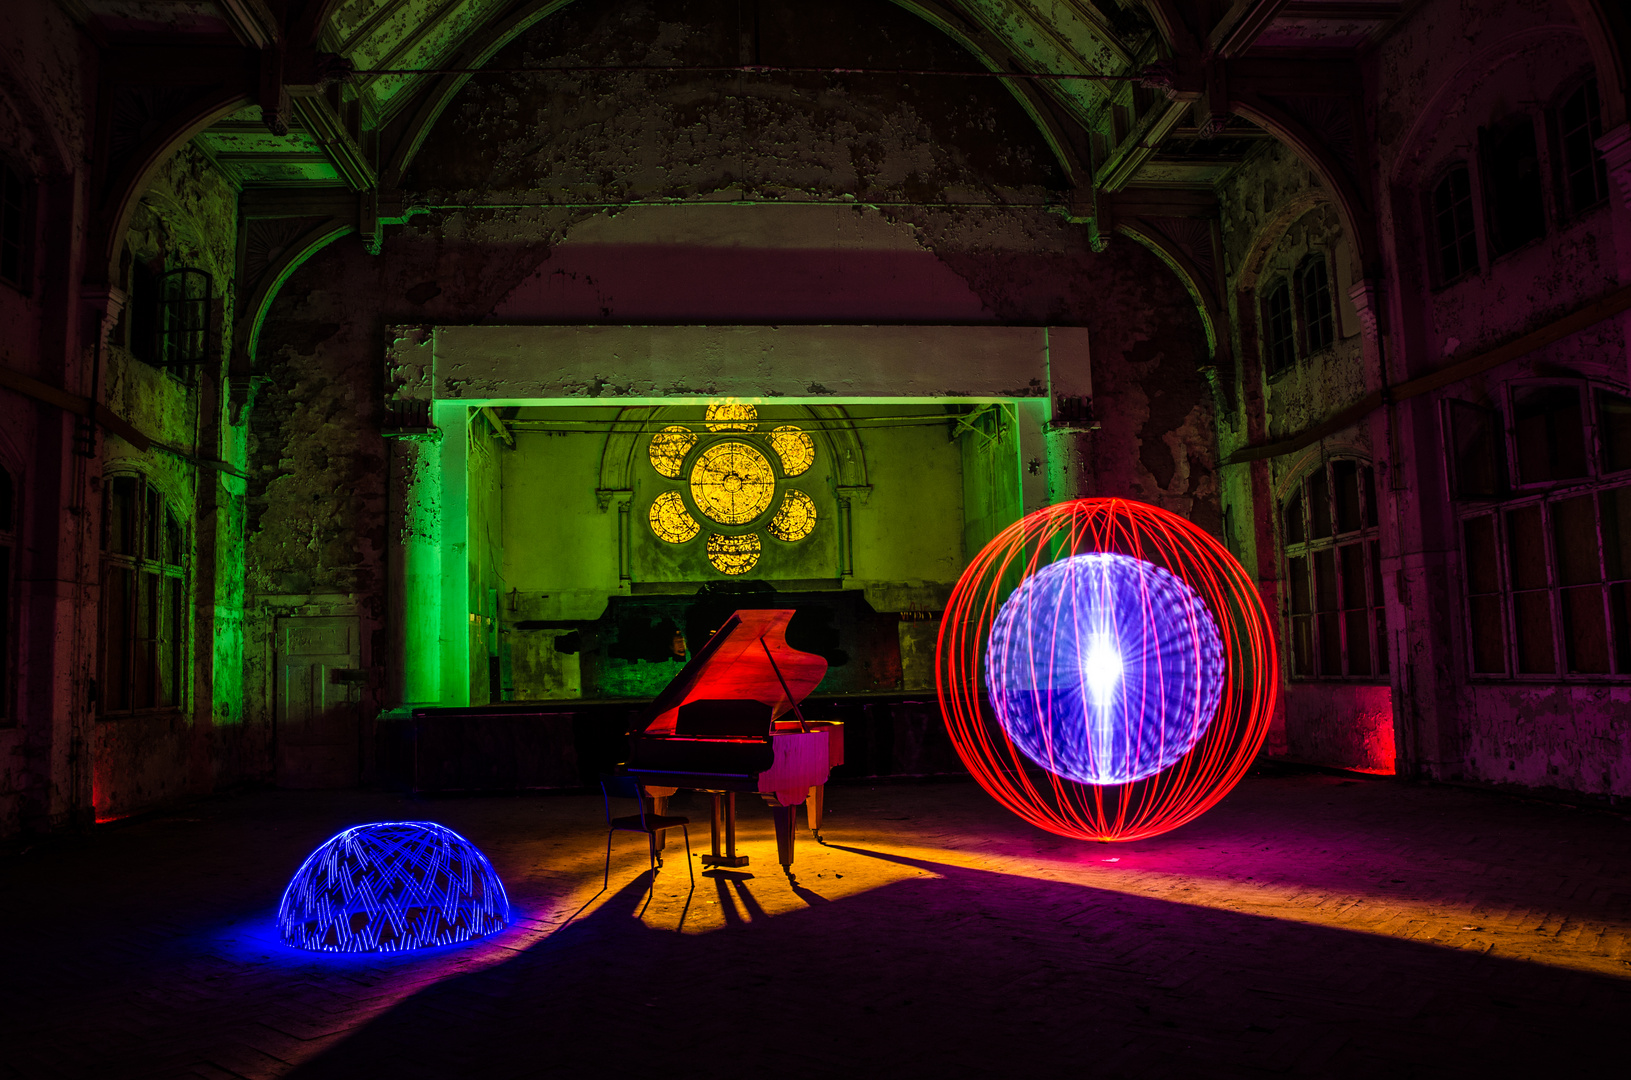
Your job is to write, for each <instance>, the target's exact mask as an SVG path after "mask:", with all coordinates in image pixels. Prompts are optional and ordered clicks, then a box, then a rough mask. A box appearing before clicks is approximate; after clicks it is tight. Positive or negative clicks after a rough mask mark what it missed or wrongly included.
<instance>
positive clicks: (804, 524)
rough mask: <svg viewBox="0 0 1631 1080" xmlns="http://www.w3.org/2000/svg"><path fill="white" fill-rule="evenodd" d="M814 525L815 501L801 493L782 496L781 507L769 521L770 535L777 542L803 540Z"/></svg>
mask: <svg viewBox="0 0 1631 1080" xmlns="http://www.w3.org/2000/svg"><path fill="white" fill-rule="evenodd" d="M815 524H816V505H815V500H814V499H812V498H810V496H808V495H806V494H804V492H802V491H796V490H795V491H789V492H788V493H787V494H786V495H784V496H782V506H781V509H780V510H777V511H776V516H775V517H773V518H771V519H770V535H771V536H774V537H775V538H776V539H777V540H787V541H793V540H803V539H804V538H805V537H806V536H809V535H810V531H811V530H812V529H814V528H815Z"/></svg>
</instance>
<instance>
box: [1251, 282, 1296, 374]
mask: <svg viewBox="0 0 1631 1080" xmlns="http://www.w3.org/2000/svg"><path fill="white" fill-rule="evenodd" d="M1292 277H1293V275H1291V274H1276V275H1275V276H1274V277H1272V278H1270V279H1269V280H1268V282H1267V283H1266V284H1265V285H1264V286H1263V287H1262V288H1261V289H1260V290H1259V292H1258V302H1257V311H1258V320H1259V336H1258V341H1259V342H1261V348H1260V349H1259V352H1260V353H1261V355H1262V357H1263V370H1264V372H1265V373H1266V374H1267V376H1268V378H1269V379H1271V380H1273V379H1278V378H1279V377H1280V376H1282V375H1284V374H1285V373H1286V372H1288V371H1290V370H1292V369H1293V368H1295V367H1296V366H1297V362H1298V361H1299V360H1301V359H1302V357H1301V356H1300V355H1299V352H1298V349H1297V294H1296V289H1295V287H1294V284H1293V281H1292ZM1282 290H1284V293H1285V301H1286V313H1285V317H1286V322H1287V323H1288V326H1287V328H1286V333H1285V337H1284V338H1283V339H1281V338H1276V337H1273V336H1272V335H1271V333H1270V329H1269V328H1270V326H1271V325H1272V318H1271V316H1270V314H1269V303H1270V301H1271V300H1272V298H1273V297H1274V296H1275V295H1276V294H1278V293H1280V292H1281V291H1282ZM1281 340H1283V341H1284V343H1285V351H1286V354H1287V355H1286V360H1285V362H1284V363H1283V364H1277V363H1276V362H1275V358H1276V349H1275V345H1276V343H1277V342H1278V341H1281Z"/></svg>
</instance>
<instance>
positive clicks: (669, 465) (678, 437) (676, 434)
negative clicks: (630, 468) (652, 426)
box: [646, 424, 697, 480]
mask: <svg viewBox="0 0 1631 1080" xmlns="http://www.w3.org/2000/svg"><path fill="white" fill-rule="evenodd" d="M696 444H697V437H696V433H695V432H693V431H691V430H690V429H689V428H683V427H680V426H678V425H675V424H671V425H669V426H668V427H665V428H663V429H662V430H661V431H659V432H657V434H655V435H653V436H652V437H651V446H650V447H648V448H647V450H646V453H647V455H648V456H650V458H651V467H652V468H653V469H656V470H657V471H658V472H660V473H662V474H663V475H664V476H666V477H668V478H669V479H670V480H678V479H679V476H680V473H681V472H682V471H684V468H685V455H686V454H689V453H690V452H691V447H693V446H695V445H696Z"/></svg>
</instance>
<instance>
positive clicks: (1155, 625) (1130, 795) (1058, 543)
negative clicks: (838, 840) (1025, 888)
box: [935, 499, 1279, 840]
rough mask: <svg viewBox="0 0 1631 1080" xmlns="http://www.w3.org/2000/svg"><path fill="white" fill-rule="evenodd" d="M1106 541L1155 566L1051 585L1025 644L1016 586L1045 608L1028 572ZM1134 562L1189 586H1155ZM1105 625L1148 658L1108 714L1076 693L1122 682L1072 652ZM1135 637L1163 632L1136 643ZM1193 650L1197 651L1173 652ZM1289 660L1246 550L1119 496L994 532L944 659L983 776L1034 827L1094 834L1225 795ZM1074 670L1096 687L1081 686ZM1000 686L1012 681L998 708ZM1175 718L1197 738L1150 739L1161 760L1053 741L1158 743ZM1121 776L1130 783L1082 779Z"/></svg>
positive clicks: (958, 717) (1066, 506) (1125, 833)
mask: <svg viewBox="0 0 1631 1080" xmlns="http://www.w3.org/2000/svg"><path fill="white" fill-rule="evenodd" d="M1099 554H1104V555H1114V556H1119V557H1122V558H1123V560H1124V561H1125V562H1128V563H1140V564H1144V565H1146V566H1147V567H1149V568H1150V569H1148V570H1145V571H1141V572H1139V573H1137V574H1134V575H1132V577H1131V578H1130V579H1129V581H1131V582H1132V584H1131V585H1130V586H1129V587H1127V588H1120V589H1107V588H1099V589H1095V588H1094V587H1093V583H1092V582H1091V581H1090V582H1089V583H1088V587H1087V588H1086V589H1085V590H1081V589H1078V590H1075V591H1074V592H1062V591H1060V590H1052V591H1051V592H1050V593H1049V597H1050V599H1049V600H1048V602H1047V603H1046V604H1044V605H1042V606H1040V607H1038V609H1037V610H1035V611H1029V612H1027V613H1026V615H1025V618H1026V620H1027V621H1028V624H1029V626H1028V630H1027V632H1028V633H1029V634H1030V635H1032V637H1033V639H1034V640H1033V641H1031V642H1029V643H1025V644H1022V645H1020V646H1015V645H1014V644H1013V638H1014V631H1013V628H1012V627H1013V623H1014V622H1015V615H1014V612H1013V608H1012V606H1011V605H1009V603H1008V602H1009V601H1010V599H1014V598H1016V597H1018V598H1019V599H1018V600H1016V603H1017V602H1022V601H1024V602H1028V603H1031V604H1032V605H1033V606H1035V602H1034V601H1032V600H1030V597H1031V596H1034V595H1036V594H1037V593H1038V590H1037V589H1036V588H1034V587H1033V588H1026V583H1027V582H1029V581H1032V580H1033V579H1035V580H1037V581H1039V582H1040V581H1045V580H1048V579H1050V578H1053V577H1058V576H1059V574H1058V572H1055V571H1049V570H1048V568H1049V567H1054V566H1060V567H1061V568H1063V567H1064V566H1066V565H1080V566H1086V565H1088V563H1086V562H1084V561H1083V560H1082V558H1081V557H1082V556H1094V555H1099ZM1067 560H1069V562H1068V563H1067ZM1139 577H1142V578H1143V579H1144V580H1146V581H1149V582H1157V581H1159V580H1165V579H1167V578H1169V577H1170V578H1172V579H1176V582H1177V583H1180V584H1179V585H1177V586H1176V587H1171V586H1169V587H1166V588H1153V587H1147V586H1145V585H1142V584H1139V583H1138V582H1137V580H1136V579H1137V578H1139ZM1169 594H1170V595H1169ZM1186 595H1192V596H1193V597H1194V598H1195V599H1194V602H1193V605H1192V606H1193V607H1194V610H1187V607H1188V606H1191V605H1188V604H1187V602H1186V603H1182V604H1181V603H1178V602H1177V601H1175V600H1173V599H1172V598H1173V597H1180V596H1186ZM1101 624H1102V627H1109V626H1111V625H1112V624H1113V625H1114V626H1116V627H1118V629H1117V631H1116V633H1117V634H1119V635H1120V636H1121V639H1122V643H1121V644H1120V645H1118V646H1117V648H1116V649H1115V650H1114V651H1115V653H1116V655H1117V656H1118V657H1121V658H1123V659H1122V661H1121V662H1123V663H1126V664H1136V665H1138V666H1137V667H1136V668H1128V669H1124V670H1125V675H1126V677H1125V678H1123V679H1118V680H1117V682H1116V684H1115V685H1116V687H1117V689H1116V690H1115V691H1114V692H1115V693H1119V694H1120V696H1119V697H1118V698H1117V699H1116V704H1115V708H1114V710H1113V713H1114V715H1111V710H1109V709H1096V708H1090V707H1088V706H1086V705H1084V704H1082V702H1084V701H1090V700H1091V699H1094V698H1095V697H1104V696H1105V695H1106V693H1109V692H1110V691H1108V690H1106V689H1105V688H1097V689H1095V688H1094V687H1093V686H1091V685H1089V684H1091V683H1093V682H1094V680H1095V679H1098V680H1099V681H1101V682H1105V683H1106V687H1108V685H1109V684H1108V681H1107V680H1105V679H1103V678H1102V673H1099V672H1098V671H1097V669H1098V667H1100V666H1102V664H1099V663H1097V662H1096V660H1095V656H1096V654H1092V649H1091V648H1089V649H1088V650H1087V652H1086V653H1084V654H1083V656H1082V657H1081V658H1080V659H1081V662H1080V663H1079V664H1074V663H1072V662H1071V657H1070V655H1067V654H1070V653H1071V650H1072V648H1073V647H1074V646H1073V644H1072V643H1078V642H1087V643H1089V644H1091V643H1092V642H1094V641H1097V640H1098V639H1099V637H1101V636H1102V634H1101V633H1100V629H1101ZM1214 630H1215V635H1216V637H1215V639H1213V640H1214V641H1215V642H1216V643H1217V644H1221V665H1220V664H1217V663H1210V662H1204V661H1205V656H1206V655H1207V654H1208V653H1209V650H1210V649H1211V648H1212V646H1207V645H1206V644H1205V641H1204V640H1203V639H1204V638H1205V637H1206V636H1207V635H1209V634H1212V633H1213V632H1214ZM994 631H995V633H994ZM1138 638H1145V639H1148V640H1149V641H1156V640H1158V639H1159V640H1160V641H1163V642H1166V644H1165V645H1163V646H1161V647H1159V648H1128V647H1127V645H1128V644H1129V643H1131V642H1133V640H1134V639H1138ZM1077 651H1081V650H1079V649H1078V650H1077ZM1190 652H1193V653H1194V654H1195V656H1194V657H1193V658H1191V659H1198V660H1200V661H1202V662H1188V661H1186V662H1183V663H1178V662H1176V661H1175V660H1174V658H1175V657H1177V658H1180V659H1181V658H1182V657H1184V656H1185V655H1186V654H1187V653H1190ZM1061 657H1063V659H1061ZM1016 658H1018V659H1016ZM992 664H997V665H999V666H998V667H997V668H992V667H991V665H992ZM1016 669H1018V670H1020V671H1021V672H1022V673H1026V672H1028V675H1027V677H1028V678H1029V679H1030V680H1031V686H1030V688H1029V689H1026V688H1025V687H1020V686H1018V685H1017V684H1016V683H1015V682H1014V672H1015V670H1016ZM1277 672H1278V662H1277V658H1276V656H1275V650H1274V641H1273V635H1272V633H1271V628H1270V624H1269V620H1268V615H1267V613H1266V612H1265V611H1264V610H1263V605H1262V602H1261V601H1260V600H1259V598H1258V595H1257V591H1256V589H1255V588H1254V587H1253V586H1252V583H1251V580H1250V579H1249V577H1248V576H1247V574H1246V571H1245V569H1244V568H1243V567H1242V566H1241V565H1240V563H1239V562H1238V561H1236V560H1235V558H1234V557H1233V556H1232V555H1230V554H1229V553H1228V551H1226V550H1225V549H1224V548H1223V546H1222V545H1221V544H1219V543H1218V542H1217V541H1216V540H1214V539H1213V538H1212V537H1211V536H1209V535H1208V534H1207V533H1205V532H1203V531H1202V530H1200V529H1199V528H1197V527H1196V526H1194V525H1192V524H1191V523H1190V522H1188V521H1186V520H1184V519H1183V518H1181V517H1178V516H1177V515H1176V514H1172V513H1169V512H1168V511H1165V510H1162V509H1160V508H1158V507H1155V506H1150V505H1148V504H1146V503H1138V502H1131V501H1129V500H1125V499H1078V500H1075V501H1073V502H1067V503H1061V504H1059V505H1057V506H1050V507H1046V508H1044V509H1042V510H1038V511H1037V512H1036V513H1034V514H1030V515H1029V516H1027V517H1025V518H1024V519H1023V520H1021V521H1019V522H1016V523H1015V524H1014V525H1011V526H1009V527H1008V528H1007V529H1005V530H1004V531H1003V532H1002V533H1000V534H999V535H998V536H997V537H996V538H995V539H994V540H992V541H991V543H990V544H988V545H986V547H985V550H983V551H981V552H980V554H979V555H978V556H977V557H976V558H975V559H974V561H973V562H972V563H970V564H969V567H968V569H967V570H965V571H964V572H963V576H962V578H961V579H960V580H959V581H958V583H957V587H956V589H954V590H953V592H952V597H951V601H950V603H949V604H948V606H947V610H946V616H945V619H944V621H943V622H942V623H941V629H940V639H939V644H938V649H937V652H936V657H935V681H936V685H937V688H938V689H939V693H940V703H941V710H942V713H943V714H944V716H945V720H946V726H947V729H948V731H949V733H950V735H951V738H952V741H953V743H954V744H955V745H956V747H957V753H958V755H959V756H960V757H961V758H962V759H963V763H964V764H965V765H967V767H968V769H969V771H970V772H971V773H972V774H973V775H974V777H975V779H976V780H978V781H979V782H980V784H981V786H983V787H984V788H985V789H986V790H987V791H988V792H990V793H991V794H992V795H993V796H994V797H995V798H996V799H997V800H998V801H999V802H1001V803H1003V804H1004V805H1005V806H1007V807H1008V808H1009V809H1010V810H1013V811H1014V812H1015V813H1016V814H1018V815H1019V816H1020V817H1022V818H1024V819H1025V820H1027V821H1029V822H1031V823H1032V824H1033V825H1036V826H1037V827H1038V828H1042V829H1046V830H1048V831H1049V832H1054V833H1058V834H1060V835H1062V836H1073V837H1079V838H1081V839H1085V840H1136V839H1139V838H1141V837H1146V836H1154V835H1156V834H1158V833H1163V832H1166V831H1168V830H1170V829H1174V828H1177V827H1178V826H1179V825H1182V824H1184V823H1185V822H1188V821H1192V820H1194V819H1195V818H1196V817H1198V816H1199V815H1201V814H1202V813H1204V812H1206V810H1207V809H1209V808H1210V807H1211V806H1213V805H1214V804H1215V803H1217V801H1218V800H1219V799H1221V798H1223V796H1224V795H1226V794H1227V793H1228V792H1229V790H1230V789H1231V788H1233V787H1234V785H1235V784H1236V783H1238V782H1239V780H1240V778H1241V777H1242V776H1244V775H1245V773H1246V770H1247V768H1249V767H1250V765H1251V762H1252V759H1253V758H1254V757H1256V755H1257V752H1258V749H1259V748H1260V747H1261V746H1262V744H1263V739H1264V737H1265V736H1266V735H1267V734H1268V728H1269V719H1270V717H1271V715H1272V714H1273V712H1274V703H1275V695H1276V690H1277V687H1278V685H1279V678H1278V673H1277ZM1073 680H1076V681H1080V682H1081V683H1082V686H1081V687H1080V688H1075V689H1080V690H1084V691H1085V692H1073V687H1072V682H1073ZM993 687H998V689H999V690H1000V691H1001V694H1000V695H999V696H1001V697H1002V700H1001V701H1000V702H999V704H1001V705H1002V706H1003V707H1002V708H1001V709H999V708H998V707H996V706H995V705H994V704H993V697H992V694H993V693H995V692H997V691H993V690H992V688H993ZM1134 687H1137V688H1139V689H1138V690H1137V693H1136V695H1135V694H1134V693H1133V689H1132V688H1134ZM1016 692H1017V696H1016ZM1016 701H1018V702H1019V703H1020V705H1021V706H1022V707H1023V708H1025V709H1026V710H1028V715H1027V716H1026V717H1025V718H1024V720H1023V721H1022V722H1018V723H1016V721H1015V720H1014V719H1013V717H1012V716H1010V715H1009V714H1010V713H1012V712H1013V711H1014V709H1015V708H1016V705H1015V702H1016ZM1197 710H1199V711H1200V712H1201V713H1204V714H1205V715H1199V713H1197ZM1038 727H1039V728H1041V729H1043V730H1042V731H1041V732H1040V733H1038V732H1037V731H1036V730H1034V729H1035V728H1038ZM1015 733H1017V735H1018V737H1017V738H1016V737H1015ZM1178 734H1182V735H1183V736H1184V738H1185V741H1184V743H1183V747H1184V749H1183V752H1182V753H1181V755H1179V756H1177V757H1176V759H1175V760H1174V758H1173V755H1172V754H1170V753H1153V754H1152V753H1146V754H1144V755H1143V757H1144V758H1145V759H1147V760H1155V761H1157V762H1159V767H1155V766H1152V768H1153V769H1154V771H1151V769H1146V768H1136V769H1135V768H1128V769H1125V770H1116V769H1110V770H1106V769H1104V768H1101V767H1098V766H1092V765H1090V766H1086V767H1084V766H1083V765H1082V764H1081V763H1080V762H1076V763H1074V764H1073V763H1072V762H1069V761H1067V760H1065V756H1064V755H1060V754H1056V752H1055V748H1056V747H1065V746H1082V745H1087V746H1089V747H1092V746H1095V745H1097V746H1102V747H1111V748H1113V747H1117V746H1119V747H1122V748H1133V747H1143V748H1146V749H1147V748H1149V747H1150V746H1152V745H1157V744H1160V745H1166V744H1170V743H1171V741H1172V740H1173V739H1175V738H1176V737H1177V735H1178ZM1121 754H1122V755H1123V756H1125V754H1126V750H1125V749H1124V750H1122V751H1121ZM1075 756H1076V757H1080V756H1081V754H1080V753H1077V754H1075ZM1099 756H1104V754H1103V753H1100V754H1099ZM1106 760H1110V759H1109V758H1106ZM1111 775H1113V776H1115V777H1116V779H1117V780H1121V781H1122V782H1097V783H1093V782H1082V780H1081V779H1072V778H1071V777H1072V776H1075V777H1078V778H1084V777H1085V778H1088V779H1097V778H1100V777H1104V776H1111ZM1123 776H1126V777H1129V778H1130V779H1125V780H1122V777H1123Z"/></svg>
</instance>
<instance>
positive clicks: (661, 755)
mask: <svg viewBox="0 0 1631 1080" xmlns="http://www.w3.org/2000/svg"><path fill="white" fill-rule="evenodd" d="M792 617H793V612H792V611H790V610H749V611H738V612H736V613H735V614H734V615H732V616H731V617H730V618H729V619H726V620H725V624H724V625H723V626H721V627H720V628H719V629H718V630H717V631H715V632H714V635H713V636H712V637H710V638H709V639H708V642H707V644H706V645H704V646H703V647H702V648H701V649H699V650H697V652H696V654H695V656H694V657H693V658H692V659H691V662H690V663H688V664H686V665H685V668H684V669H683V670H682V671H681V672H680V673H679V674H678V675H676V676H675V677H674V680H673V681H672V682H670V683H669V684H668V685H667V686H666V687H664V688H663V690H662V692H661V693H660V694H658V695H657V697H656V698H655V699H653V700H652V702H651V705H650V706H648V707H647V708H646V709H645V710H644V711H642V712H641V713H640V714H639V715H638V716H637V717H636V718H635V723H634V726H633V728H632V729H631V730H630V732H629V760H628V763H627V764H626V765H625V766H624V771H625V772H626V773H627V774H628V775H629V776H631V777H633V778H634V779H635V780H636V781H637V782H638V783H639V784H640V785H641V786H642V787H643V788H644V789H645V791H646V794H647V795H648V796H649V797H651V798H652V799H654V800H661V799H665V798H666V797H667V796H669V795H672V794H674V792H676V791H678V790H679V789H680V788H687V789H690V790H693V791H702V792H706V793H709V794H711V795H713V797H714V807H713V851H712V853H711V854H708V855H704V856H703V857H702V863H703V865H704V866H746V865H747V862H748V860H747V857H746V856H739V855H737V854H736V795H737V793H738V792H747V793H751V794H756V795H759V796H761V797H762V798H763V799H764V800H765V802H766V803H768V804H769V805H770V809H771V813H772V815H773V816H774V817H775V819H776V851H777V855H778V856H779V858H780V860H781V864H782V869H783V870H784V871H786V873H787V875H788V876H789V877H791V876H792V873H793V870H792V866H793V832H794V821H793V815H794V812H795V811H796V809H797V807H798V806H799V804H800V803H804V804H805V807H806V814H807V815H808V818H809V823H810V828H811V830H812V831H815V830H819V829H820V828H821V812H822V802H823V791H824V789H823V785H825V784H826V782H827V775H828V773H829V772H831V770H832V767H833V766H834V765H841V764H843V761H844V735H843V725H842V724H841V723H838V722H837V721H807V720H805V718H804V715H803V713H802V712H800V710H799V702H800V701H802V700H804V698H805V697H807V696H808V695H809V693H810V691H811V690H814V689H815V687H816V684H817V683H819V682H820V681H821V678H822V676H824V675H825V674H826V673H827V661H825V660H823V659H822V658H821V657H819V656H816V655H814V654H812V653H807V652H800V651H799V650H797V649H794V648H792V647H791V646H789V645H788V644H787V624H788V621H789V620H791V619H792ZM659 812H660V811H659ZM722 829H723V832H724V841H725V847H724V850H723V851H721V850H720V833H721V830H722ZM817 836H818V838H819V833H818V834H817Z"/></svg>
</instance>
